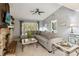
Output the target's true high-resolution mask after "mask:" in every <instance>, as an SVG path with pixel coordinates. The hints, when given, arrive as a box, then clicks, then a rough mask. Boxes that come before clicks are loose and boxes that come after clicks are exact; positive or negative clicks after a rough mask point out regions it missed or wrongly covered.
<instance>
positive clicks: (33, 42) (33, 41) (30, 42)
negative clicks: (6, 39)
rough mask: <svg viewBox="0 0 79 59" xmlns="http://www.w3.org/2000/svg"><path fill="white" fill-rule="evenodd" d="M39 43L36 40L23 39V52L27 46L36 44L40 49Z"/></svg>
mask: <svg viewBox="0 0 79 59" xmlns="http://www.w3.org/2000/svg"><path fill="white" fill-rule="evenodd" d="M37 42H38V41H37V40H36V39H35V38H27V39H22V51H23V49H24V46H25V45H30V44H35V45H36V47H38V43H37Z"/></svg>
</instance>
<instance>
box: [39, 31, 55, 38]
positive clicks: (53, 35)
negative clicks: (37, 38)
mask: <svg viewBox="0 0 79 59" xmlns="http://www.w3.org/2000/svg"><path fill="white" fill-rule="evenodd" d="M40 35H41V36H44V37H45V38H47V39H52V38H55V34H54V33H53V32H41V33H40Z"/></svg>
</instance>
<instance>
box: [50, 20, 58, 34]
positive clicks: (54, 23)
mask: <svg viewBox="0 0 79 59" xmlns="http://www.w3.org/2000/svg"><path fill="white" fill-rule="evenodd" d="M51 31H52V32H54V33H57V20H52V21H51Z"/></svg>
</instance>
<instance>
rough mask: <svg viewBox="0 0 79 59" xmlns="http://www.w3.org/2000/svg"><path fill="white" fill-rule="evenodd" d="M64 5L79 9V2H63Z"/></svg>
mask: <svg viewBox="0 0 79 59" xmlns="http://www.w3.org/2000/svg"><path fill="white" fill-rule="evenodd" d="M62 5H63V6H65V7H67V8H70V9H73V10H75V11H79V3H62Z"/></svg>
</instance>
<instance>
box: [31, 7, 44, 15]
mask: <svg viewBox="0 0 79 59" xmlns="http://www.w3.org/2000/svg"><path fill="white" fill-rule="evenodd" d="M31 12H32V13H33V14H36V13H37V14H38V15H40V14H41V13H45V12H44V11H40V10H39V8H36V9H35V10H33V11H31Z"/></svg>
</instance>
